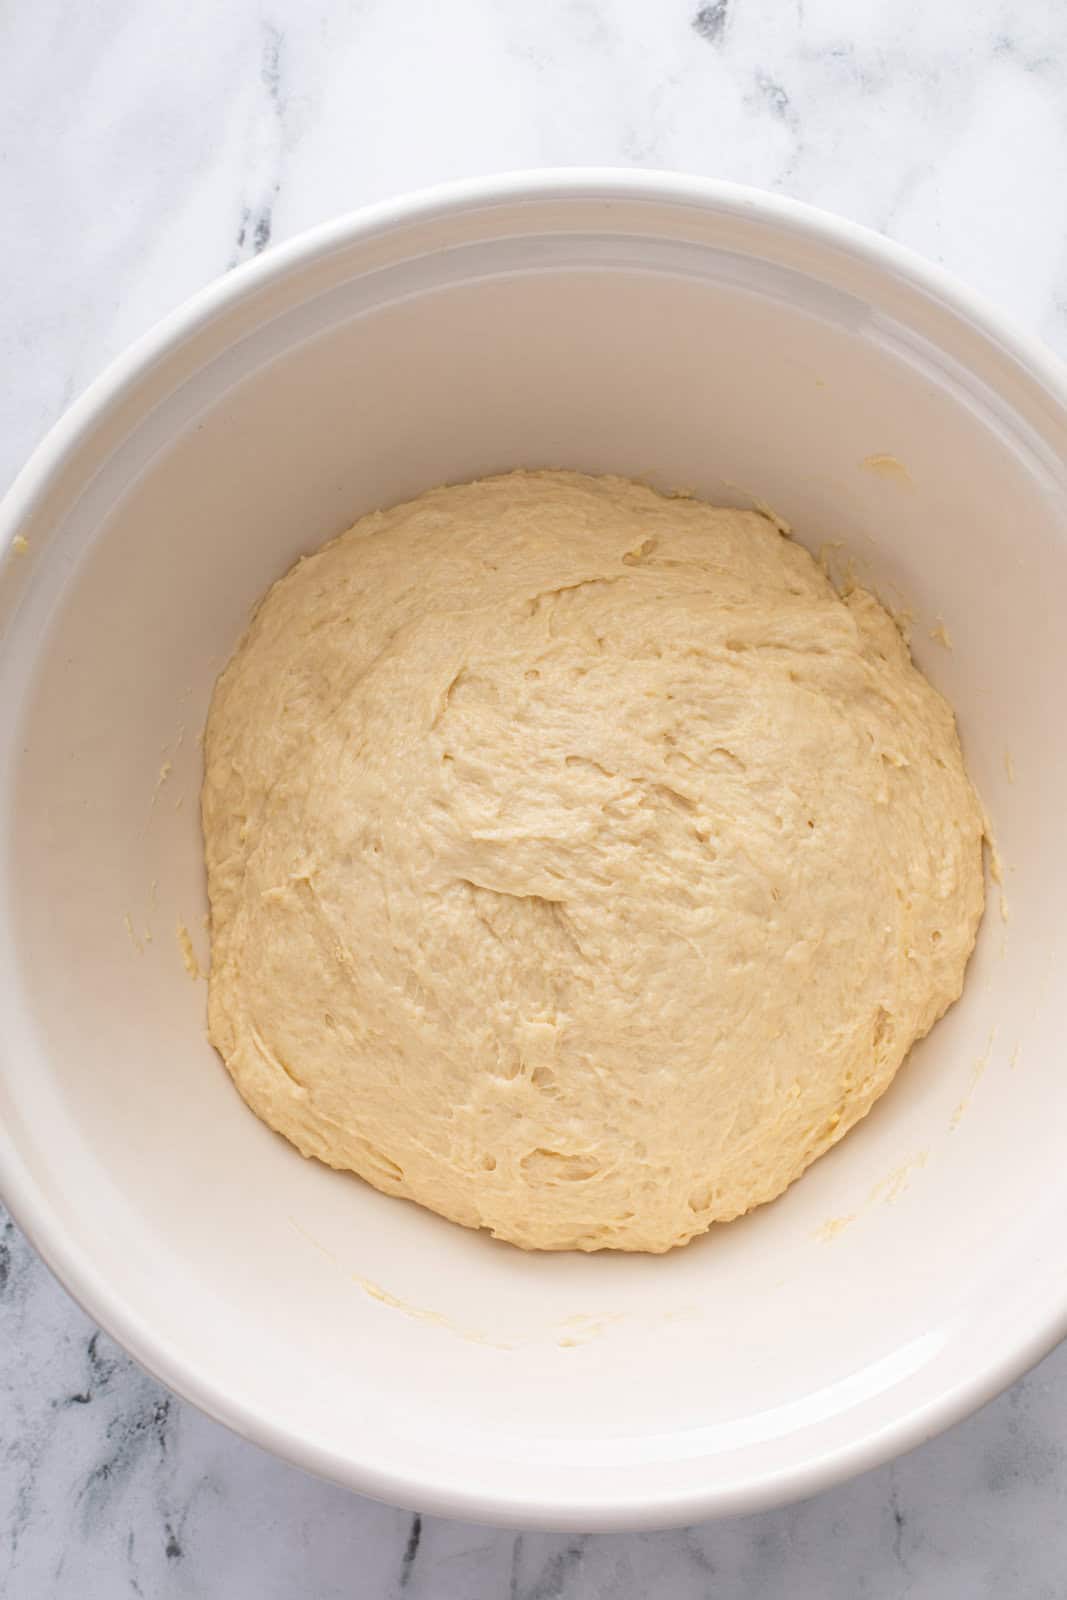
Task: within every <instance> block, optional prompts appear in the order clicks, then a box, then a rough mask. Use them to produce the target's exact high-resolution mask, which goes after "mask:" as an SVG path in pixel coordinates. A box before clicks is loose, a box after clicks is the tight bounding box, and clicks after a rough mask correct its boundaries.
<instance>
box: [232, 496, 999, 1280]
mask: <svg viewBox="0 0 1067 1600" xmlns="http://www.w3.org/2000/svg"><path fill="white" fill-rule="evenodd" d="M205 754H206V777H205V781H204V791H203V821H204V837H205V841H206V849H207V865H208V873H209V885H210V892H211V912H212V917H211V927H212V966H211V993H210V1027H211V1037H212V1039H213V1041H214V1043H215V1044H216V1046H217V1047H218V1049H219V1051H220V1052H221V1054H222V1056H223V1057H224V1059H225V1061H226V1064H227V1066H228V1067H229V1069H230V1072H231V1073H232V1074H233V1077H234V1080H235V1082H236V1084H237V1087H238V1088H239V1089H240V1091H241V1093H242V1095H243V1096H244V1097H245V1099H246V1100H247V1101H248V1104H249V1105H250V1106H251V1107H252V1109H253V1110H254V1111H256V1112H257V1113H258V1115H259V1116H261V1117H262V1118H263V1119H264V1120H265V1121H266V1122H268V1123H269V1124H270V1125H271V1127H273V1128H276V1129H277V1130H278V1131H279V1132H281V1133H283V1134H285V1135H286V1137H287V1138H289V1139H291V1140H292V1141H293V1143H294V1144H295V1145H296V1146H297V1147H298V1149H300V1150H302V1151H303V1152H304V1154H305V1155H309V1156H317V1157H318V1158H319V1159H320V1160H322V1161H325V1162H328V1163H330V1165H332V1166H335V1167H344V1168H351V1169H352V1170H353V1171H354V1172H357V1173H359V1174H360V1175H361V1176H362V1177H363V1178H366V1179H367V1180H368V1181H369V1182H370V1183H372V1184H374V1185H375V1186H376V1187H377V1188H379V1189H382V1190H384V1191H385V1192H387V1193H388V1194H394V1195H406V1196H408V1197H410V1198H411V1199H413V1200H417V1201H418V1202H419V1203H420V1204H422V1205H424V1206H429V1207H430V1208H431V1209H432V1210H434V1211H438V1212H440V1213H442V1215H444V1216H446V1217H451V1218H453V1219H454V1220H455V1221H457V1222H462V1223H465V1224H466V1225H468V1226H470V1227H484V1228H489V1229H491V1230H492V1232H493V1233H494V1234H495V1235H497V1237H499V1238H502V1239H509V1240H511V1241H513V1242H514V1243H515V1244H518V1245H522V1246H525V1247H527V1248H530V1249H544V1250H552V1249H557V1250H558V1249H569V1248H575V1249H580V1250H597V1249H602V1248H615V1249H623V1250H652V1251H661V1250H668V1249H670V1247H671V1246H672V1245H677V1244H683V1243H684V1242H685V1241H686V1240H688V1239H691V1238H692V1237H693V1236H694V1234H699V1233H702V1232H703V1231H704V1230H705V1229H706V1228H707V1227H708V1226H709V1224H710V1223H712V1222H715V1221H721V1220H726V1219H728V1218H731V1217H736V1216H739V1215H740V1214H741V1213H742V1212H745V1211H748V1210H750V1208H751V1207H753V1206H757V1205H760V1204H761V1203H762V1202H763V1201H766V1200H773V1199H774V1197H775V1196H776V1195H778V1194H780V1193H781V1192H782V1190H783V1189H785V1188H786V1187H787V1185H788V1184H790V1183H792V1182H793V1180H794V1178H797V1177H798V1176H799V1175H800V1174H801V1173H802V1172H803V1171H804V1169H805V1168H806V1167H807V1166H808V1165H809V1163H810V1162H812V1161H814V1160H815V1158H816V1157H817V1156H819V1155H821V1154H822V1152H823V1151H825V1150H826V1149H827V1148H828V1147H829V1146H830V1145H832V1144H834V1143H835V1142H836V1141H837V1140H838V1139H840V1138H841V1137H842V1135H843V1134H845V1133H847V1131H848V1130H849V1128H851V1127H852V1126H853V1125H854V1124H855V1123H856V1122H857V1121H858V1120H859V1119H860V1118H861V1117H862V1116H864V1115H865V1114H866V1112H867V1111H869V1109H870V1107H871V1106H872V1105H873V1103H874V1102H875V1100H877V1098H878V1096H879V1095H881V1094H882V1093H883V1092H884V1090H885V1089H886V1088H888V1086H889V1084H890V1082H891V1080H892V1078H893V1075H894V1073H895V1072H896V1071H897V1068H898V1067H899V1066H900V1064H901V1062H902V1061H903V1059H904V1057H905V1056H906V1054H907V1052H908V1050H909V1048H910V1047H911V1045H912V1043H913V1042H914V1041H915V1040H916V1039H917V1038H919V1037H920V1036H921V1035H922V1034H924V1033H926V1031H927V1029H928V1028H930V1027H931V1025H932V1024H933V1023H934V1022H935V1021H936V1020H937V1018H938V1017H939V1016H941V1014H942V1012H943V1011H944V1010H945V1009H946V1007H947V1006H949V1005H950V1004H951V1002H952V1001H953V1000H954V999H955V998H956V997H957V996H958V994H959V993H960V989H961V986H962V983H963V976H964V969H965V967H966V963H967V958H968V955H969V954H970V951H971V948H972V946H973V944H974V940H975V935H976V930H977V927H978V923H979V920H980V917H981V914H982V903H983V881H982V835H983V816H982V812H981V809H980V806H979V804H978V801H977V799H976V797H975V794H974V792H973V790H972V788H971V785H970V783H969V781H968V779H967V776H966V774H965V772H964V768H963V762H962V758H961V755H960V747H959V742H958V740H957V736H956V729H955V725H954V722H953V717H952V712H951V711H950V710H949V707H948V706H947V705H946V704H945V702H944V700H943V699H942V698H941V696H940V695H938V694H937V693H936V692H935V691H934V690H933V689H932V688H931V687H930V685H929V684H928V683H927V681H926V680H925V678H923V677H922V676H921V674H920V673H919V672H918V671H917V670H916V668H915V667H914V666H913V665H912V663H911V660H910V657H909V655H908V650H907V647H906V645H905V644H904V642H903V640H902V638H901V636H900V634H899V632H898V631H897V629H896V627H895V626H894V624H893V622H892V621H891V620H890V618H889V616H888V615H887V614H886V612H885V611H884V610H883V609H882V607H881V606H880V605H879V604H878V602H877V601H876V600H875V599H874V598H873V597H872V596H871V595H870V594H867V593H865V592H864V591H863V590H861V589H856V590H853V592H852V593H850V594H848V595H847V596H846V597H845V598H841V597H840V596H839V595H838V594H837V593H836V591H835V590H834V589H833V588H832V586H831V585H830V583H829V582H828V581H827V579H826V578H825V577H824V575H823V573H822V572H821V571H820V569H819V568H818V566H817V565H816V564H815V562H814V561H813V560H812V558H811V557H810V555H809V554H808V553H807V551H806V550H805V549H803V548H802V547H801V546H800V545H798V544H795V543H793V542H792V541H791V540H790V539H788V538H787V537H785V536H784V535H783V534H782V533H781V532H780V531H779V529H778V528H777V527H775V526H774V525H773V524H772V523H771V522H770V521H769V520H768V519H767V518H765V517H763V516H761V515H759V514H757V513H755V512H748V511H733V510H717V509H714V508H713V507H711V506H708V505H706V504H704V503H703V502H701V501H698V500H692V499H680V498H666V497H663V496H661V495H659V494H656V493H654V492H653V491H652V490H650V489H647V488H643V487H641V486H640V485H638V484H635V483H630V482H628V481H626V480H625V479H621V478H591V477H583V476H581V475H579V474H576V473H562V472H516V473H512V474H510V475H508V476H504V477H497V478H489V479H486V480H484V481H483V482H478V483H471V484H463V485H459V486H456V487H451V488H442V489H434V490H432V491H430V492H429V493H428V494H424V495H421V496H420V497H419V498H418V499H417V500H413V501H411V502H410V503H409V504H406V505H400V506H395V507H394V508H393V509H392V510H390V511H385V512H376V513H374V514H373V515H372V516H367V517H364V518H363V519H362V520H361V521H360V522H358V523H357V524H356V526H355V527H354V528H353V529H351V531H350V532H348V533H346V534H344V535H343V536H342V537H341V538H339V539H335V540H334V541H333V542H332V543H331V544H328V545H327V546H326V547H325V548H324V549H322V550H320V551H319V552H318V553H317V554H316V555H313V556H310V557H308V558H307V559H306V560H303V561H301V562H299V563H298V565H297V566H296V567H295V568H294V569H293V570H292V571H291V572H290V573H289V574H288V576H287V577H285V578H283V579H282V581H281V582H280V583H277V584H276V585H275V586H274V588H273V589H272V590H271V591H270V593H269V594H268V595H267V597H266V599H265V600H264V601H263V603H262V605H261V606H260V608H259V610H258V611H257V613H256V616H255V619H254V621H253V622H252V625H251V627H250V628H249V630H248V632H247V634H246V635H245V637H244V639H243V640H242V641H241V644H240V646H239V648H238V650H237V653H236V655H235V656H234V658H233V660H232V661H231V663H230V665H229V666H228V667H227V669H226V671H225V672H224V673H223V675H222V677H221V679H220V680H219V683H218V687H217V689H216V691H215V698H214V702H213V705H212V709H211V716H210V719H209V722H208V727H207V735H206V741H205Z"/></svg>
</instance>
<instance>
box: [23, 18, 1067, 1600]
mask: <svg viewBox="0 0 1067 1600" xmlns="http://www.w3.org/2000/svg"><path fill="white" fill-rule="evenodd" d="M573 164H603V165H631V166H633V165H636V166H648V167H673V168H680V169H688V170H690V171H696V172H702V173H709V174H715V175H717V176H723V177H728V178H733V179H737V180H740V181H743V182H748V183H754V184H759V185H763V186H765V187H768V188H771V189H775V190H778V191H780V192H783V193H788V194H791V195H795V196H798V197H800V198H802V199H804V200H809V201H813V202H815V203H816V204H819V205H822V206H826V207H829V208H831V209H835V210H837V211H840V212H843V213H845V214H846V215H848V216H850V217H853V218H856V219H858V220H859V221H862V222H865V223H867V224H869V225H871V226H873V227H875V228H878V229H881V230H882V231H884V232H885V233H888V234H890V235H891V236H892V237H893V238H895V239H898V240H901V241H904V242H905V243H907V244H910V245H913V246H914V247H916V248H917V249H919V250H921V251H923V252H925V253H926V254H927V255H929V256H932V257H933V258H935V259H936V260H938V261H940V262H942V263H943V264H945V265H946V266H948V267H950V268H951V269H952V270H954V271H955V272H956V273H958V274H959V275H960V276H961V277H963V278H965V279H967V280H968V281H969V282H970V283H971V284H973V285H975V286H977V287H978V288H980V289H982V290H983V291H985V293H986V294H987V295H989V296H990V297H992V298H993V299H994V300H995V301H997V302H998V303H999V304H1000V305H1001V306H1002V307H1003V308H1004V309H1005V310H1007V311H1009V312H1010V313H1011V314H1012V315H1013V316H1014V317H1015V319H1016V320H1017V321H1018V322H1020V323H1022V324H1024V325H1026V326H1027V327H1028V328H1030V329H1031V330H1033V331H1036V332H1037V333H1039V334H1040V335H1042V336H1043V337H1044V338H1045V339H1046V340H1047V341H1048V342H1049V343H1050V344H1051V345H1052V346H1053V348H1055V349H1057V350H1059V351H1060V353H1061V354H1067V210H1065V209H1064V206H1063V200H1062V197H1063V194H1064V192H1065V180H1067V7H1063V6H1058V5H1055V4H1052V3H1050V0H1012V3H1011V4H1008V3H1007V0H936V3H931V0H709V3H701V0H539V3H538V4H530V3H529V0H451V3H450V4H446V5H442V4H435V3H434V0H404V3H403V4H398V3H396V0H226V3H225V4H219V0H153V3H152V4H144V3H137V0H95V3H94V4H92V5H85V6H69V5H61V4H60V0H34V3H33V4H23V5H14V6H8V7H6V8H5V9H4V12H3V15H2V17H0V215H2V216H3V218H4V254H3V260H2V265H0V282H2V284H3V304H4V311H5V315H4V316H3V318H0V364H2V368H3V371H4V373H5V380H6V381H5V383H4V384H3V385H2V387H0V488H3V487H5V486H6V484H7V483H8V482H9V481H10V479H11V478H12V476H13V475H14V473H15V471H16V470H17V469H18V467H19V465H20V463H21V461H22V460H23V458H24V457H25V456H26V454H27V453H28V452H29V450H30V449H31V448H32V446H33V445H34V444H35V442H36V441H37V439H38V438H39V437H40V435H41V434H42V433H43V432H44V431H45V429H46V428H47V427H48V426H49V425H50V424H51V423H52V422H53V421H54V420H55V419H56V418H57V417H58V416H59V414H60V413H61V412H62V411H63V409H64V408H65V406H66V405H67V404H68V403H69V402H70V400H71V399H72V398H73V397H74V396H75V395H76V394H77V393H78V392H79V391H80V390H81V389H82V388H83V387H84V386H85V384H86V383H88V382H89V380H90V379H91V378H92V377H93V376H94V375H95V373H96V372H97V371H98V370H99V369H100V367H101V366H102V364H103V363H104V362H106V361H107V360H108V359H109V358H110V357H111V356H112V355H113V354H115V353H116V352H117V351H118V350H119V349H120V348H121V347H122V346H123V345H125V344H126V343H127V342H128V341H129V340H130V339H131V338H133V337H134V336H135V335H136V334H138V333H140V332H141V331H142V330H143V329H145V328H146V327H147V326H149V324H151V323H152V322H153V321H154V320H155V319H156V318H158V317H160V316H161V315H162V314H163V313H164V312H166V311H168V310H169V309H170V308H171V307H173V306H174V305H175V304H176V303H177V302H178V301H180V300H181V299H183V298H184V297H185V296H186V295H188V294H189V293H191V292H192V291H193V290H195V289H197V288H198V287H199V286H200V285H201V284H203V283H205V282H207V281H208V280H209V279H211V278H213V277H215V276H216V275H217V274H219V273H222V272H224V271H226V270H227V269H228V268H230V267H232V266H233V265H234V264H235V263H237V262H239V261H241V260H244V259H246V258H247V257H248V256H250V255H252V254H255V253H257V252H259V251H261V250H264V249H269V248H270V246H271V245H272V244H273V243H274V242H275V241H277V240H279V239H282V238H285V237H288V236H290V235H292V234H293V233H296V232H297V231H298V230H300V229H302V228H305V227H307V226H308V225H309V224H311V223H315V222H318V221H320V220H321V219H323V218H326V217H329V216H331V215H333V214H335V213H337V212H340V211H344V210H346V209H348V208H350V207H353V206H357V205H360V204H361V203H363V202H364V201H368V200H373V199H377V198H380V197H383V196H387V195H390V194H393V193H395V192H397V191H399V190H403V189H409V188H413V187H420V186H423V185H425V184H429V183H433V182H436V181H438V180H441V179H446V178H452V177H457V176H463V175H470V174H476V173H483V172H488V171H499V170H504V169H508V168H515V167H523V166H545V165H573ZM0 1230H2V1231H0V1594H2V1595H4V1596H11V1597H12V1600H68V1597H69V1600H114V1597H118V1596H124V1595H134V1596H146V1597H151V1600H157V1597H162V1600H166V1597H169V1596H184V1595H190V1596H198V1597H206V1600H214V1597H220V1600H221V1597H225V1600H305V1597H306V1600H333V1597H342V1596H345V1597H347V1596H359V1597H366V1600H377V1597H387V1596H390V1597H391V1596H401V1595H403V1596H405V1597H410V1600H450V1597H456V1600H496V1597H501V1600H503V1597H509V1600H557V1597H558V1600H592V1597H596V1600H600V1597H604V1600H608V1597H619V1600H623V1597H630V1596H634V1597H638V1596H644V1595H648V1594H655V1595H657V1596H662V1597H664V1600H688V1597H697V1596H716V1597H725V1600H729V1597H733V1596H745V1597H748V1596H752V1597H757V1600H758V1597H763V1596H767V1597H779V1596H781V1597H784V1600H846V1597H847V1600H855V1597H859V1596H871V1597H875V1600H883V1597H884V1600H890V1597H898V1596H899V1597H904V1596H907V1597H908V1600H984V1597H989V1600H1007V1597H1011V1600H1030V1597H1033V1600H1038V1597H1043V1596H1049V1597H1051V1596H1060V1595H1063V1594H1065V1593H1067V1519H1065V1518H1064V1516H1063V1505H1064V1501H1065V1498H1067V1347H1065V1348H1063V1349H1061V1350H1060V1351H1059V1352H1057V1353H1055V1354H1054V1355H1052V1356H1050V1357H1049V1358H1048V1360H1047V1361H1046V1362H1045V1363H1044V1364H1043V1365H1042V1366H1041V1367H1039V1368H1038V1369H1037V1371H1036V1372H1034V1373H1033V1374H1031V1375H1030V1376H1029V1377H1028V1378H1026V1379H1025V1380H1023V1381H1022V1382H1021V1383H1019V1384H1017V1385H1016V1386H1015V1388H1014V1389H1012V1390H1011V1391H1010V1392H1009V1393H1008V1394H1006V1395H1004V1396H1003V1397H1002V1398H1001V1399H999V1400H997V1401H996V1402H994V1403H993V1404H992V1405H990V1406H988V1407H987V1408H986V1409H985V1410H984V1411H982V1412H981V1413H980V1414H979V1415H977V1416H976V1417H974V1418H972V1419H971V1420H970V1421H968V1422H966V1423H964V1424H962V1425H960V1426H958V1427H957V1428H955V1429H954V1430H952V1431H951V1432H950V1433H948V1434H946V1435H944V1436H943V1437H942V1438H940V1439H937V1440H935V1441H934V1442H933V1443H931V1444H928V1445H927V1446H925V1447H924V1448H923V1449H921V1450H919V1451H917V1452H915V1453H914V1454H912V1455H910V1456H908V1457H906V1458H905V1459H903V1460H901V1461H898V1462H897V1463H895V1464H894V1465H891V1466H887V1467H885V1468H882V1469H881V1470H879V1471H876V1472H873V1473H870V1474H868V1475H867V1476H866V1477H864V1478H861V1479H859V1480H858V1481H856V1482H853V1483H851V1484H847V1485H845V1486H843V1487H840V1488H838V1489H835V1490H833V1491H830V1492H828V1493H825V1494H823V1495H821V1496H819V1497H818V1498H816V1499H814V1500H811V1501H808V1502H806V1503H805V1504H802V1505H798V1506H794V1507H791V1508H788V1509H786V1510H782V1511H776V1512H770V1513H766V1514H763V1515H760V1516H754V1517H748V1518H743V1519H741V1520H737V1521H732V1522H726V1523H718V1524H709V1525H707V1526H703V1527H699V1528H693V1529H689V1530H687V1531H685V1532H674V1533H663V1534H611V1535H597V1536H591V1537H586V1538H574V1537H568V1536H556V1535H549V1534H545V1535H537V1534H529V1533H527V1534H523V1535H515V1534H512V1533H509V1532H506V1531H487V1530H485V1529H480V1528H476V1527H469V1526H464V1525H462V1524H458V1523H448V1522H441V1521H435V1520H432V1519H430V1518H419V1517H418V1516H412V1515H411V1514H410V1513H406V1512H401V1511H394V1510H391V1509H388V1508H386V1507H383V1506H379V1505H375V1504H372V1503H371V1502H369V1501H364V1500H360V1499H357V1498H355V1497H353V1496H351V1495H349V1494H347V1493H346V1492H345V1491H343V1490H341V1489H337V1488H333V1487H331V1486H329V1485H327V1484H323V1483H319V1482H317V1481H315V1480H313V1479H311V1478H309V1477H307V1476H305V1475H304V1474H303V1473H301V1472H299V1471H297V1470H296V1469H294V1468H291V1467H288V1466H285V1465H283V1464H282V1463H280V1462H278V1461H276V1460H274V1459H273V1458H271V1457H270V1456H267V1455H265V1454H263V1453H262V1452H261V1451H259V1450H257V1449H256V1448H254V1447H253V1446H251V1445H248V1444H245V1443H243V1442H242V1441H241V1440H239V1439H237V1438H236V1437H234V1436H233V1435H231V1434H229V1433H228V1432H226V1431H225V1430H224V1429H222V1428H220V1427H219V1426H217V1425H216V1424H214V1423H212V1422H209V1421H208V1420H207V1419H206V1418H204V1417H203V1416H201V1415H200V1414H199V1413H198V1412H196V1411H195V1410H193V1408H192V1407H190V1406H188V1405H185V1404H183V1403H182V1402H181V1401H179V1400H177V1399H175V1398H174V1397H173V1396H171V1395H169V1394H168V1393H167V1392H166V1391H165V1390H163V1389H162V1388H160V1386H159V1385H158V1384H157V1383H155V1382H154V1381H152V1380H151V1379H149V1378H148V1377H146V1376H145V1375H144V1374H143V1373H142V1372H141V1371H140V1370H139V1369H138V1368H137V1367H135V1366H134V1365H133V1363H132V1362H130V1361H129V1360H128V1359H127V1358H126V1357H125V1356H124V1355H123V1354H122V1353H121V1351H119V1350H118V1349H117V1348H116V1347H115V1346H114V1345H113V1344H112V1343H111V1341H110V1340H109V1339H108V1338H107V1337H106V1336H105V1335H104V1334H102V1333H99V1332H97V1331H96V1329H94V1328H93V1326H92V1325H91V1324H90V1323H89V1322H88V1321H87V1319H86V1318H85V1317H84V1315H83V1314H82V1313H81V1312H80V1311H79V1310H78V1308H77V1307H76V1306H74V1305H73V1304H72V1302H71V1301H70V1300H69V1299H68V1298H67V1296H66V1295H65V1294H64V1292H63V1291H62V1290H61V1289H60V1288H59V1287H58V1286H57V1285H56V1283H55V1282H54V1281H53V1280H52V1278H51V1277H50V1276H49V1274H48V1272H47V1271H46V1270H45V1268H44V1267H43V1266H42V1265H41V1263H40V1262H39V1261H38V1260H37V1259H36V1257H35V1256H34V1255H33V1253H32V1251H31V1250H30V1249H29V1247H28V1246H27V1245H26V1244H25V1242H24V1241H23V1240H22V1239H21V1237H20V1236H19V1234H18V1232H17V1230H16V1229H15V1227H14V1225H13V1224H12V1223H11V1222H10V1221H8V1220H7V1219H6V1218H4V1217H3V1215H2V1213H0Z"/></svg>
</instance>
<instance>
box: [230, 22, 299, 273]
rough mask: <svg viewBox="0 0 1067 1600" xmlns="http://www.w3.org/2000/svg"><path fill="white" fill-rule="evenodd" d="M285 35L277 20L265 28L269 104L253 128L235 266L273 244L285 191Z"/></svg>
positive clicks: (263, 62)
mask: <svg viewBox="0 0 1067 1600" xmlns="http://www.w3.org/2000/svg"><path fill="white" fill-rule="evenodd" d="M283 43H284V41H283V37H282V34H281V32H280V30H279V29H278V28H277V27H275V26H274V24H273V23H270V22H266V23H264V24H263V30H262V47H261V59H260V67H259V81H260V84H261V86H262V90H263V95H262V97H261V99H263V100H264V101H265V104H260V105H259V106H257V109H256V115H255V117H254V120H253V130H252V157H253V159H252V161H251V163H250V168H249V172H248V182H249V183H250V186H251V188H252V190H253V193H252V195H251V197H250V198H249V199H248V200H246V201H245V202H244V203H243V204H242V206H241V220H240V223H239V225H238V229H237V244H236V249H235V251H234V254H233V256H232V258H231V260H230V265H231V266H236V265H237V263H238V262H240V261H246V260H247V259H248V258H249V256H258V255H260V254H261V253H262V251H264V250H265V249H266V248H267V246H268V245H269V244H270V241H271V236H272V234H273V231H274V206H275V203H276V201H277V199H278V194H279V192H280V190H281V171H280V163H281V157H282V149H283V142H284V116H285V102H284V99H283V96H282V49H283Z"/></svg>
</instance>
